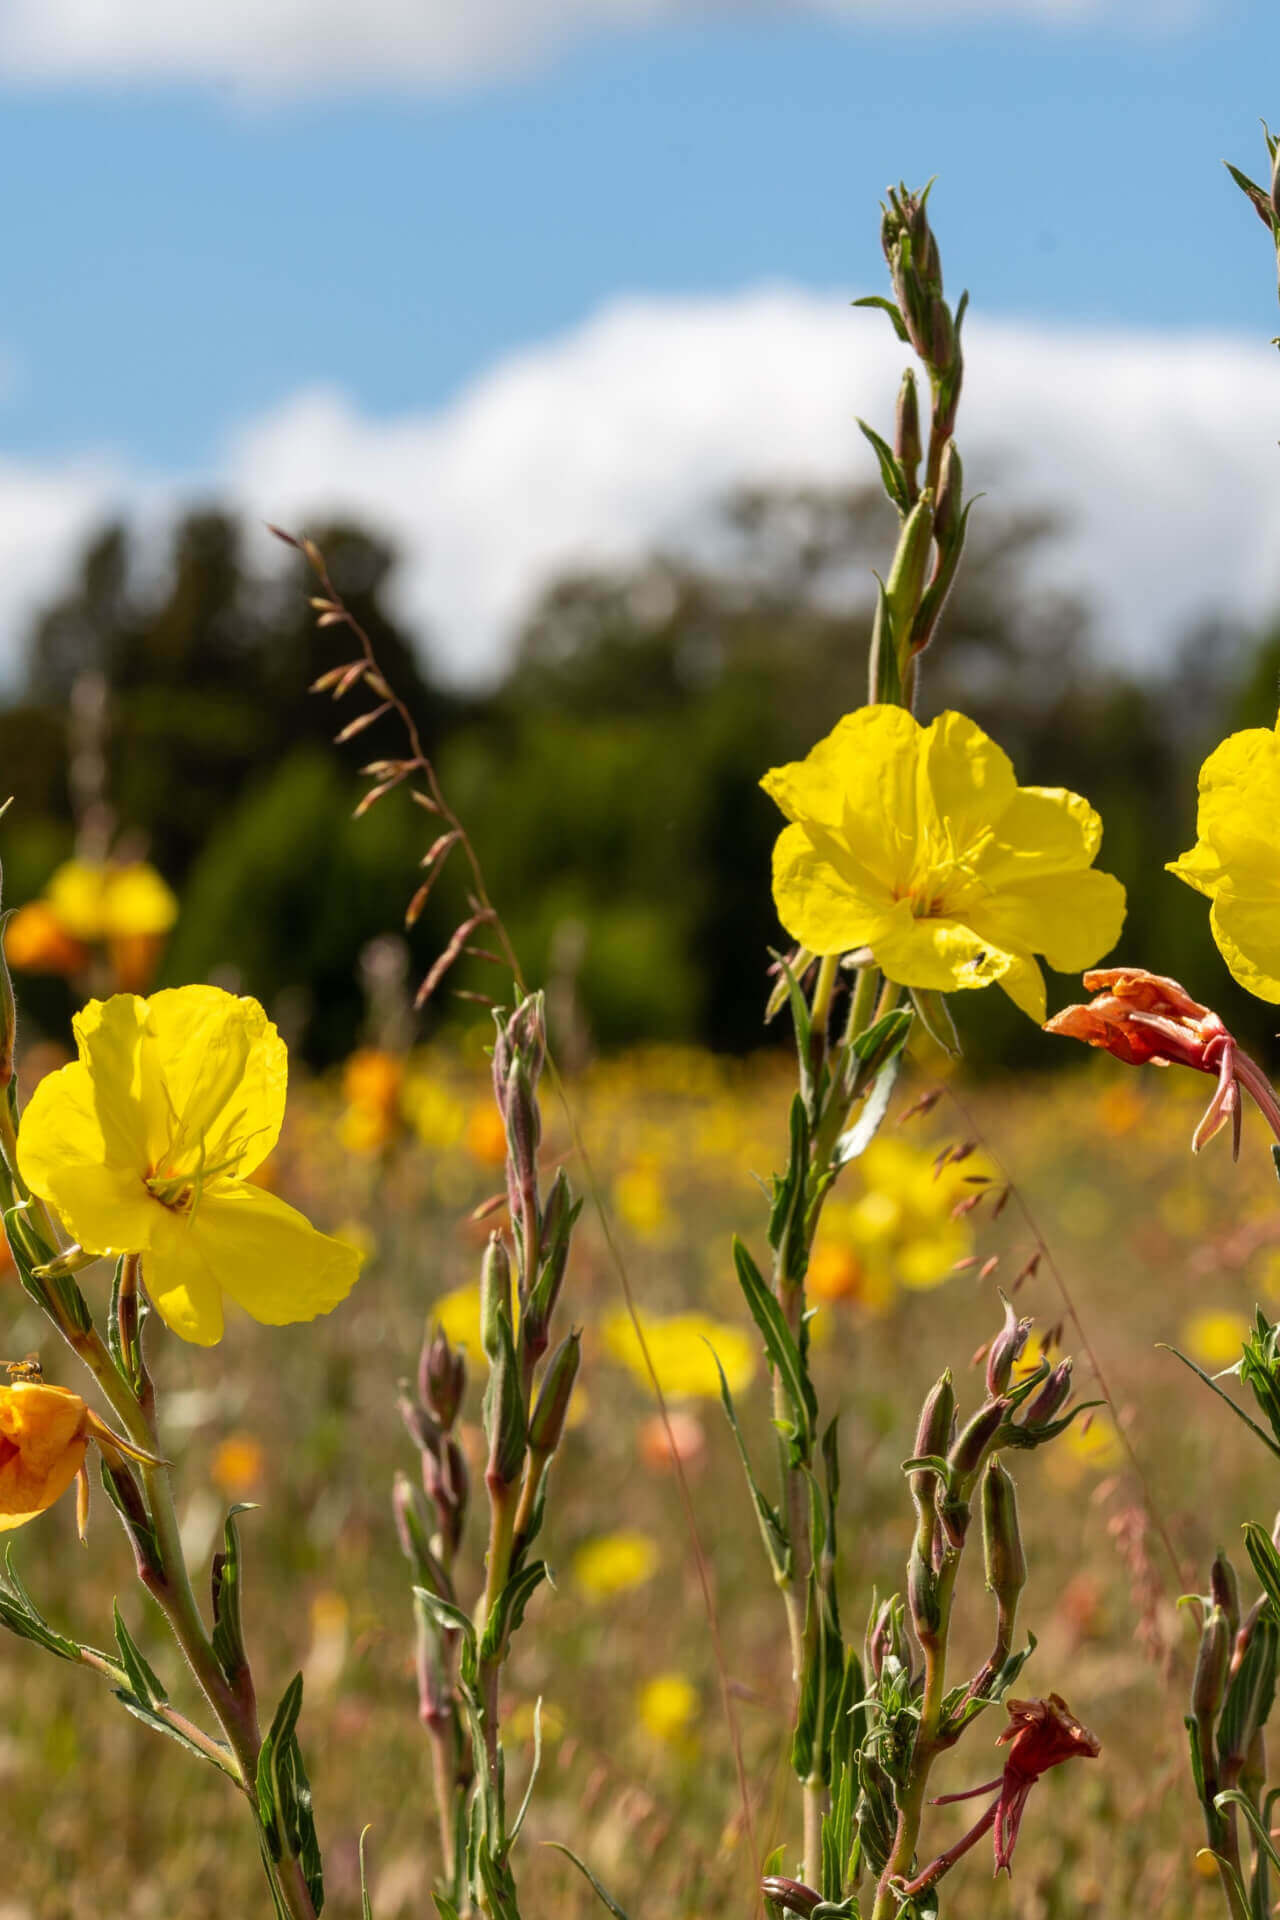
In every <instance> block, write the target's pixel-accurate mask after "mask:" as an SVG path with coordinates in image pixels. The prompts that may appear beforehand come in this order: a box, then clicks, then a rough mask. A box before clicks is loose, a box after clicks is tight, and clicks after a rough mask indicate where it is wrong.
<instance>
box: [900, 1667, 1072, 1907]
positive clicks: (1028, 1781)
mask: <svg viewBox="0 0 1280 1920" xmlns="http://www.w3.org/2000/svg"><path fill="white" fill-rule="evenodd" d="M1005 1704H1006V1706H1007V1707H1008V1709H1009V1724H1008V1726H1007V1727H1006V1728H1005V1730H1004V1732H1003V1733H1002V1734H1000V1736H999V1738H998V1739H997V1741H996V1745H997V1746H998V1747H1004V1746H1007V1747H1008V1749H1009V1753H1008V1756H1007V1758H1006V1760H1005V1763H1004V1772H1003V1773H1002V1774H1000V1775H999V1776H998V1778H996V1779H995V1780H984V1781H983V1783H982V1785H981V1786H980V1787H970V1788H969V1789H968V1790H967V1792H965V1793H943V1794H940V1795H939V1796H938V1798H937V1799H936V1800H934V1801H933V1802H932V1803H931V1804H932V1805H933V1806H935V1807H943V1806H949V1805H950V1804H951V1802H952V1801H954V1800H974V1799H976V1798H977V1796H978V1795H979V1794H982V1793H992V1792H994V1793H995V1795H996V1797H995V1799H994V1800H993V1801H992V1803H991V1805H990V1806H989V1807H988V1808H987V1810H986V1812H985V1813H984V1814H983V1815H982V1817H981V1819H980V1820H977V1821H975V1823H974V1825H973V1826H971V1827H970V1829H969V1831H968V1832H967V1833H966V1834H962V1835H961V1837H960V1839H959V1840H957V1841H956V1842H955V1844H954V1846H951V1847H948V1848H947V1850H946V1852H945V1853H940V1854H939V1855H938V1857H937V1859H936V1860H933V1861H931V1862H930V1863H929V1865H928V1866H927V1867H926V1868H925V1870H924V1872H923V1873H920V1874H917V1875H916V1878H915V1879H914V1880H912V1881H911V1882H910V1883H909V1884H906V1885H904V1884H902V1883H901V1882H899V1881H895V1882H894V1886H895V1887H896V1889H897V1891H898V1892H899V1893H901V1894H904V1895H907V1896H914V1895H915V1894H918V1893H923V1892H924V1891H925V1889H926V1888H928V1887H931V1886H932V1885H933V1883H934V1881H935V1880H940V1879H941V1878H942V1876H943V1874H944V1873H946V1872H948V1871H949V1869H950V1868H952V1867H953V1866H954V1865H955V1863H956V1861H957V1860H959V1859H960V1858H961V1856H962V1855H963V1854H966V1853H968V1851H969V1849H970V1847H972V1846H976V1844H977V1842H978V1841H979V1840H981V1838H982V1836H983V1834H984V1833H987V1832H989V1831H990V1830H991V1829H992V1828H994V1829H995V1836H994V1837H995V1857H996V1872H997V1873H1000V1872H1002V1871H1003V1872H1005V1873H1011V1872H1012V1870H1013V1849H1014V1847H1015V1845H1016V1844H1017V1839H1018V1830H1019V1828H1020V1827H1021V1825H1022V1816H1023V1813H1024V1811H1025V1810H1026V1805H1027V1800H1028V1798H1029V1796H1030V1793H1031V1789H1032V1787H1034V1785H1035V1783H1036V1781H1037V1780H1038V1779H1039V1778H1040V1775H1041V1774H1042V1773H1047V1772H1048V1771H1049V1769H1050V1767H1058V1766H1061V1764H1062V1762H1063V1761H1064V1760H1077V1759H1079V1760H1096V1759H1097V1757H1098V1754H1099V1752H1100V1751H1101V1749H1100V1747H1099V1745H1098V1741H1097V1738H1096V1736H1095V1735H1093V1734H1092V1733H1090V1731H1089V1729H1088V1727H1085V1726H1082V1725H1081V1723H1080V1722H1079V1721H1078V1720H1077V1719H1076V1717H1075V1715H1074V1714H1073V1713H1072V1711H1071V1709H1070V1707H1069V1706H1068V1705H1067V1703H1066V1701H1065V1700H1064V1699H1063V1698H1062V1695H1061V1694H1060V1693H1051V1694H1050V1695H1049V1698H1048V1699H1047V1700H1008V1701H1006V1702H1005Z"/></svg>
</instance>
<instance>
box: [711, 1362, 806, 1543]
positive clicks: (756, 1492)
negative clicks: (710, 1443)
mask: <svg viewBox="0 0 1280 1920" xmlns="http://www.w3.org/2000/svg"><path fill="white" fill-rule="evenodd" d="M707 1345H708V1347H709V1348H710V1351H711V1358H712V1359H713V1360H714V1361H715V1363H716V1372H717V1373H718V1374H719V1375H720V1404H721V1406H722V1407H723V1408H724V1411H725V1417H726V1419H727V1420H728V1422H729V1428H730V1431H731V1432H732V1434H733V1437H734V1440H735V1441H736V1442H737V1447H738V1457H739V1459H740V1460H741V1461H742V1471H743V1472H744V1473H745V1474H746V1476H747V1486H748V1488H749V1490H750V1493H751V1499H752V1502H753V1503H754V1506H755V1510H756V1518H757V1519H758V1520H759V1522H760V1533H761V1537H762V1538H763V1540H764V1550H765V1553H766V1554H767V1555H768V1558H769V1565H770V1566H771V1567H772V1569H773V1577H774V1579H775V1580H779V1581H783V1580H789V1579H790V1578H791V1542H790V1541H789V1539H788V1538H787V1530H786V1528H785V1526H784V1525H783V1522H782V1515H781V1514H780V1513H779V1512H778V1509H777V1508H776V1507H775V1506H774V1505H773V1503H772V1502H771V1501H770V1500H768V1499H767V1498H766V1496H765V1494H764V1493H763V1492H762V1490H761V1487H760V1483H759V1481H758V1480H757V1479H756V1476H755V1470H754V1469H753V1467H752V1465H751V1456H750V1454H749V1453H748V1452H747V1443H746V1441H745V1439H744V1438H743V1434H742V1428H741V1426H740V1424H739V1421H738V1414H737V1409H736V1408H735V1407H734V1404H733V1395H732V1394H731V1393H730V1391H729V1382H728V1380H727V1379H726V1378H725V1371H724V1368H723V1367H722V1366H721V1364H720V1356H719V1354H718V1353H717V1352H716V1350H715V1348H714V1347H712V1346H711V1342H710V1341H708V1342H707Z"/></svg>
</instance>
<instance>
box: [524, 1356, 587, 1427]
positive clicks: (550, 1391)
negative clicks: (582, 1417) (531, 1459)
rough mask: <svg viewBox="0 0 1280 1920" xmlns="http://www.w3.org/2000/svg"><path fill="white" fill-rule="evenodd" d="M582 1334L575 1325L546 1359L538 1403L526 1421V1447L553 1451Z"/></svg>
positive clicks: (569, 1396)
mask: <svg viewBox="0 0 1280 1920" xmlns="http://www.w3.org/2000/svg"><path fill="white" fill-rule="evenodd" d="M581 1348H582V1334H581V1332H580V1330H579V1329H577V1328H575V1329H574V1331H573V1332H572V1333H569V1334H566V1335H565V1337H564V1339H563V1340H562V1341H561V1342H560V1345H559V1346H558V1347H557V1348H556V1350H555V1352H554V1353H553V1354H552V1356H551V1358H550V1360H548V1362H547V1371H546V1373H545V1374H544V1375H543V1380H542V1386H541V1387H540V1389H539V1391H538V1400H537V1405H536V1406H535V1407H534V1409H533V1418H532V1419H531V1420H530V1422H529V1447H530V1449H531V1451H532V1452H534V1453H547V1454H550V1453H554V1452H555V1450H556V1448H557V1447H558V1446H559V1445H560V1438H561V1435H562V1434H563V1433H564V1423H565V1420H566V1418H567V1416H568V1412H569V1402H570V1400H571V1399H572V1397H573V1383H574V1381H575V1380H576V1379H577V1377H578V1362H579V1360H580V1358H581Z"/></svg>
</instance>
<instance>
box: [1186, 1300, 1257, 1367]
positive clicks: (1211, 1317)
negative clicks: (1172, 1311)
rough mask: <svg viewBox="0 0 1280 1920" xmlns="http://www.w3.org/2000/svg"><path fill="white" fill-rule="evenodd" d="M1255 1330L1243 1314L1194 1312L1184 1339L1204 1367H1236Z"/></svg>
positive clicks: (1210, 1310) (1187, 1324) (1210, 1311)
mask: <svg viewBox="0 0 1280 1920" xmlns="http://www.w3.org/2000/svg"><path fill="white" fill-rule="evenodd" d="M1251 1331H1252V1328H1251V1326H1250V1323H1249V1321H1248V1320H1246V1319H1245V1317H1244V1315H1243V1314H1242V1313H1224V1312H1215V1311H1213V1310H1212V1309H1208V1310H1206V1311H1205V1312H1204V1313H1193V1314H1192V1315H1191V1318H1190V1319H1189V1320H1187V1321H1186V1322H1185V1323H1184V1325H1183V1328H1182V1338H1183V1341H1184V1343H1185V1344H1186V1346H1187V1347H1189V1348H1190V1350H1191V1353H1192V1356H1193V1357H1194V1358H1195V1359H1197V1360H1198V1361H1199V1362H1200V1364H1201V1366H1202V1367H1211V1368H1213V1369H1215V1370H1217V1369H1218V1368H1221V1367H1234V1365H1235V1363H1236V1361H1237V1360H1238V1359H1239V1358H1240V1355H1241V1352H1242V1351H1243V1348H1244V1343H1245V1341H1246V1340H1247V1339H1248V1337H1249V1334H1250V1332H1251Z"/></svg>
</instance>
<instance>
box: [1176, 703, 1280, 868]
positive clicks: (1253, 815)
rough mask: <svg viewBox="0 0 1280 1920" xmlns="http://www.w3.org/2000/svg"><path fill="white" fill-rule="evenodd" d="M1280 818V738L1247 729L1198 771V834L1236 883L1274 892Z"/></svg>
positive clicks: (1265, 730) (1262, 729)
mask: <svg viewBox="0 0 1280 1920" xmlns="http://www.w3.org/2000/svg"><path fill="white" fill-rule="evenodd" d="M1277 818H1280V740H1278V739H1277V737H1276V735H1275V733H1274V732H1273V731H1272V730H1271V729H1270V728H1266V727H1246V728H1245V729H1244V730H1243V731H1242V732H1240V733H1233V734H1231V736H1230V737H1229V738H1228V739H1226V740H1224V741H1223V742H1222V745H1221V746H1220V747H1216V748H1215V749H1214V751H1213V752H1212V753H1211V754H1210V755H1209V758H1208V759H1207V760H1206V761H1205V763H1204V765H1203V766H1202V767H1201V769H1200V781H1199V806H1198V809H1197V815H1196V833H1197V836H1198V838H1199V840H1200V841H1201V842H1203V843H1205V844H1206V845H1207V846H1208V847H1209V848H1211V849H1212V852H1213V854H1214V855H1216V857H1217V859H1218V860H1219V861H1220V862H1221V864H1222V866H1223V867H1225V868H1226V869H1227V871H1228V872H1229V873H1230V875H1231V878H1232V880H1233V881H1234V882H1235V884H1236V885H1237V886H1239V885H1240V884H1241V883H1242V882H1243V881H1245V880H1246V878H1248V879H1249V880H1250V881H1254V880H1256V881H1257V882H1258V883H1260V884H1263V885H1265V886H1266V888H1267V890H1268V891H1270V890H1271V889H1273V888H1276V887H1277V885H1278V884H1280V883H1278V882H1277V879H1276V858H1275V835H1274V822H1275V821H1276V819H1277Z"/></svg>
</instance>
